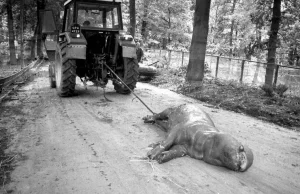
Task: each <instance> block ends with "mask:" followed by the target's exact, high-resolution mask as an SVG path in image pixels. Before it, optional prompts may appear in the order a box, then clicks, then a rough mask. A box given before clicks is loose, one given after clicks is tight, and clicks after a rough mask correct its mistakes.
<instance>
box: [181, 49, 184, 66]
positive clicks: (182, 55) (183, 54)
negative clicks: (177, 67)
mask: <svg viewBox="0 0 300 194" xmlns="http://www.w3.org/2000/svg"><path fill="white" fill-rule="evenodd" d="M183 59H184V52H183V51H182V60H181V66H182V67H183Z"/></svg>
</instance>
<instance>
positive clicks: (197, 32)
mask: <svg viewBox="0 0 300 194" xmlns="http://www.w3.org/2000/svg"><path fill="white" fill-rule="evenodd" d="M210 3H211V0H196V8H195V14H194V30H193V36H192V43H191V47H190V58H189V64H188V68H187V73H186V80H187V81H188V82H193V81H196V82H199V81H200V82H202V80H203V78H204V62H205V52H206V44H207V35H208V30H209V11H210Z"/></svg>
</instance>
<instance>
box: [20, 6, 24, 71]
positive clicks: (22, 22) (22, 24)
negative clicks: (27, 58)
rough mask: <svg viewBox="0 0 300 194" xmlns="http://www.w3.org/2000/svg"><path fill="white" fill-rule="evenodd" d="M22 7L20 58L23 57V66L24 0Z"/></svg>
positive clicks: (22, 58) (22, 61)
mask: <svg viewBox="0 0 300 194" xmlns="http://www.w3.org/2000/svg"><path fill="white" fill-rule="evenodd" d="M20 4H21V5H20V9H21V14H20V22H21V26H20V28H21V29H20V37H21V49H20V51H21V53H20V59H21V67H22V68H23V66H24V56H23V52H24V41H23V37H24V34H23V33H24V31H23V30H24V1H23V0H21V2H20Z"/></svg>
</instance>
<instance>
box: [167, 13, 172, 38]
mask: <svg viewBox="0 0 300 194" xmlns="http://www.w3.org/2000/svg"><path fill="white" fill-rule="evenodd" d="M168 12H169V14H168V17H169V18H168V25H169V31H168V44H170V43H171V33H170V31H171V27H172V24H171V13H172V12H171V9H170V8H169V9H168Z"/></svg>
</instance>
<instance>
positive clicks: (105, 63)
mask: <svg viewBox="0 0 300 194" xmlns="http://www.w3.org/2000/svg"><path fill="white" fill-rule="evenodd" d="M104 65H105V66H106V67H107V69H109V71H110V72H111V73H112V74H114V75H115V76H116V77H117V79H118V80H119V81H120V82H121V83H122V84H123V85H124V86H125V87H126V88H128V89H129V90H130V92H131V93H132V94H133V95H134V96H135V97H136V98H137V99H139V100H140V102H141V103H142V104H143V105H144V106H145V107H146V108H147V109H148V110H149V111H150V112H151V113H152V114H155V113H154V112H153V111H152V110H151V109H150V108H149V107H148V106H147V105H146V103H144V101H143V100H142V99H140V97H138V95H136V94H135V93H134V92H133V90H132V89H130V88H129V87H128V86H127V84H125V83H124V82H123V80H122V79H121V78H120V77H119V76H118V75H117V74H116V73H115V72H114V71H113V70H112V69H111V68H110V67H109V66H108V65H107V64H106V63H104Z"/></svg>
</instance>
